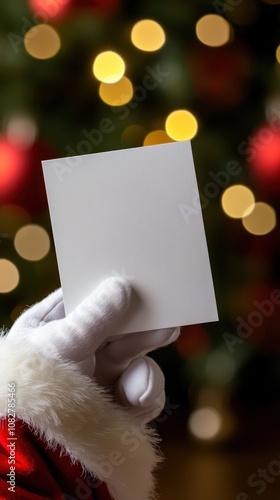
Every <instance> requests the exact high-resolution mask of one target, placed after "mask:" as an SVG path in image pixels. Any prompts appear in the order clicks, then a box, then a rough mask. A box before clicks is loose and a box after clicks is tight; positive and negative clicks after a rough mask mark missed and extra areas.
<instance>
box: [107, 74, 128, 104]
mask: <svg viewBox="0 0 280 500" xmlns="http://www.w3.org/2000/svg"><path fill="white" fill-rule="evenodd" d="M99 95H100V97H101V99H102V101H104V102H105V103H106V104H109V105H110V106H123V105H124V104H127V103H128V102H129V101H131V99H132V97H133V86H132V83H131V81H130V80H129V78H127V77H126V76H123V77H122V79H121V80H119V81H118V82H116V83H111V84H109V83H101V84H100V87H99Z"/></svg>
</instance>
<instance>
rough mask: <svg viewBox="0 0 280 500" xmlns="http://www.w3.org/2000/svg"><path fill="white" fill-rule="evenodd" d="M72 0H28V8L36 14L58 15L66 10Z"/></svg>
mask: <svg viewBox="0 0 280 500" xmlns="http://www.w3.org/2000/svg"><path fill="white" fill-rule="evenodd" d="M71 2H72V0H56V1H52V2H46V1H45V0H43V1H42V0H28V4H29V8H30V9H31V10H32V11H33V12H35V13H36V14H37V16H38V15H41V16H46V18H49V17H58V16H61V15H62V14H64V13H65V12H67V9H68V8H69V6H70V5H71Z"/></svg>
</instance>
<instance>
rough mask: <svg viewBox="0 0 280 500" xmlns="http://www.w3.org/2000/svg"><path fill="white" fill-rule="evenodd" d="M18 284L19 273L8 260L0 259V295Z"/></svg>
mask: <svg viewBox="0 0 280 500" xmlns="http://www.w3.org/2000/svg"><path fill="white" fill-rule="evenodd" d="M18 284H19V272H18V269H17V267H16V266H15V264H13V263H12V262H11V261H10V260H7V259H0V293H9V292H11V291H12V290H14V289H15V288H16V287H17V286H18Z"/></svg>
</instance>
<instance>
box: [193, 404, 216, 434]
mask: <svg viewBox="0 0 280 500" xmlns="http://www.w3.org/2000/svg"><path fill="white" fill-rule="evenodd" d="M188 427H189V430H190V431H191V433H192V434H193V435H194V436H195V437H196V438H199V439H206V440H207V439H212V438H214V437H215V436H216V435H217V434H218V433H219V431H220V430H221V427H222V418H221V415H220V413H219V412H218V411H217V410H215V409H214V408H209V407H205V408H199V409H198V410H195V411H193V412H192V413H191V415H190V417H189V421H188Z"/></svg>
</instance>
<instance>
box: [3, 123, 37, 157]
mask: <svg viewBox="0 0 280 500" xmlns="http://www.w3.org/2000/svg"><path fill="white" fill-rule="evenodd" d="M6 135H7V139H8V140H9V142H10V143H11V144H12V145H15V146H19V147H21V148H24V149H28V148H30V147H31V146H32V145H33V144H34V141H35V139H36V136H37V125H36V123H35V121H34V120H33V118H31V116H27V115H15V116H11V117H10V118H9V120H8V122H7V126H6Z"/></svg>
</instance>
